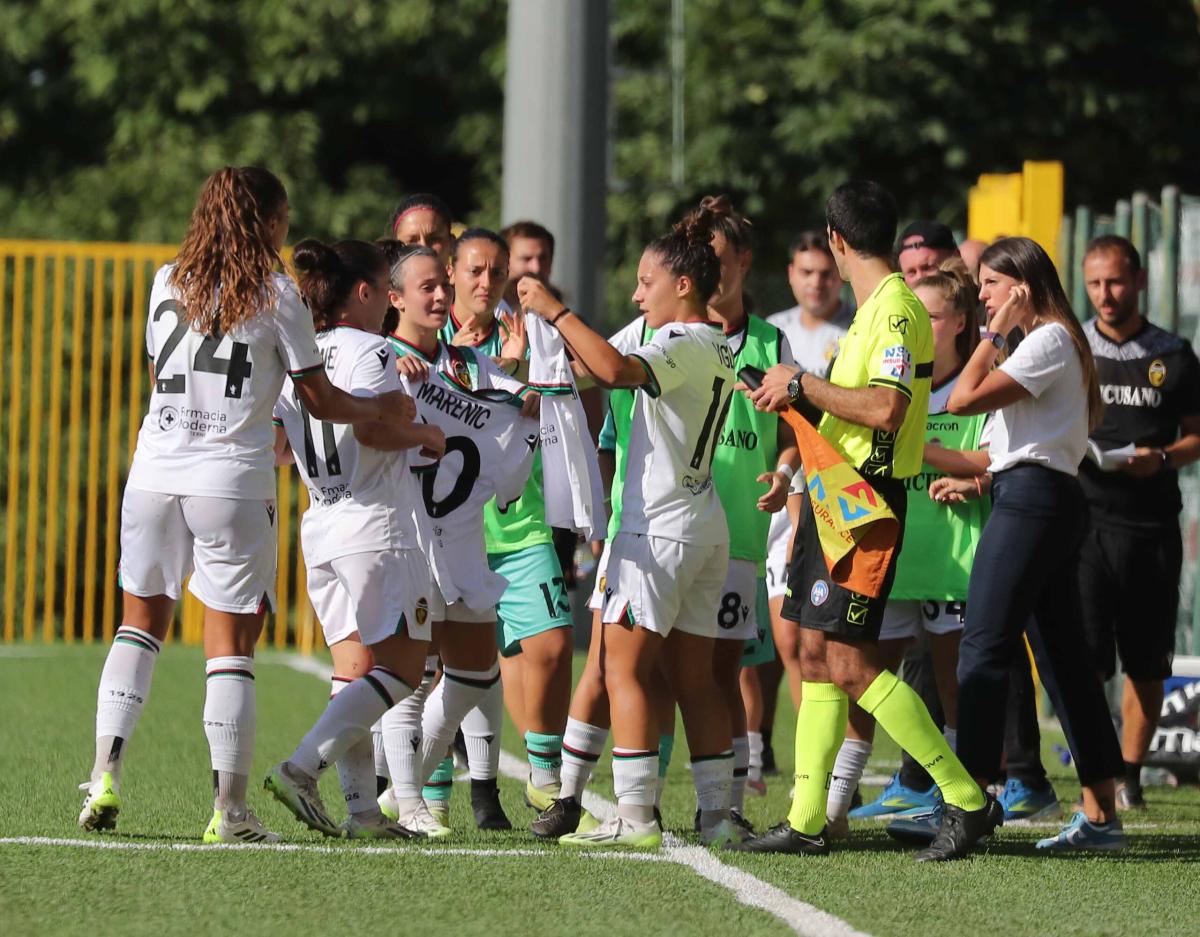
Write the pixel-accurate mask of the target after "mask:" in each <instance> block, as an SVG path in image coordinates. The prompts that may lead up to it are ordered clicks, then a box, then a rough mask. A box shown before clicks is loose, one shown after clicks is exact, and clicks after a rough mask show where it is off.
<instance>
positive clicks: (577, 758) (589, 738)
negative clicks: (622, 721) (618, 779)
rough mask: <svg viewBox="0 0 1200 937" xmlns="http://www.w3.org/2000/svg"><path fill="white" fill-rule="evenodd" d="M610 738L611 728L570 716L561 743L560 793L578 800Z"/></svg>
mask: <svg viewBox="0 0 1200 937" xmlns="http://www.w3.org/2000/svg"><path fill="white" fill-rule="evenodd" d="M607 741H608V729H602V728H600V726H594V725H591V724H590V723H587V722H580V721H579V720H578V719H572V718H570V717H569V716H568V717H567V731H566V734H565V735H563V743H562V774H561V778H562V794H561V796H563V797H574V798H575V799H576V800H578V799H579V798H580V797H582V796H583V789H584V788H585V787H587V783H588V780H589V779H590V778H591V776H592V772H593V771H595V770H596V762H597V761H599V760H600V753H601V752H603V751H604V743H605V742H607Z"/></svg>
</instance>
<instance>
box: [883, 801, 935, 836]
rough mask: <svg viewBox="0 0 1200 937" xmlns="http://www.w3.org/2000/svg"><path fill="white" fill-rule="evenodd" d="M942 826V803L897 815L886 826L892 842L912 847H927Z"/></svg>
mask: <svg viewBox="0 0 1200 937" xmlns="http://www.w3.org/2000/svg"><path fill="white" fill-rule="evenodd" d="M941 826H942V803H941V801H938V803H937V804H935V805H934V806H932V807H914V808H913V809H912V810H905V811H904V812H903V813H901V814H898V815H897V816H896V819H894V820H893V821H892V822H891V823H889V824H888V825H887V834H888V836H890V837H891V838H892V839H894V840H898V841H899V842H902V843H907V844H909V845H912V846H928V845H929V844H930V843H932V842H933V841H934V839H935V838H936V837H937V834H938V830H939V829H941Z"/></svg>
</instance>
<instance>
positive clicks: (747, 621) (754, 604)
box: [717, 560, 770, 641]
mask: <svg viewBox="0 0 1200 937" xmlns="http://www.w3.org/2000/svg"><path fill="white" fill-rule="evenodd" d="M767 627H768V628H769V627H770V623H767ZM717 637H718V638H721V639H722V640H727V641H756V640H758V564H757V563H752V562H750V561H749V560H730V561H729V572H728V573H727V574H726V576H725V585H724V586H723V587H722V588H721V599H720V602H719V603H718V605H717Z"/></svg>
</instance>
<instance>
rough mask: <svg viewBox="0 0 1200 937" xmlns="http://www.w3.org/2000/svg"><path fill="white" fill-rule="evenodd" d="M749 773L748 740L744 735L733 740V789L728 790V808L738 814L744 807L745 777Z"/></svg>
mask: <svg viewBox="0 0 1200 937" xmlns="http://www.w3.org/2000/svg"><path fill="white" fill-rule="evenodd" d="M749 771H750V739H748V738H747V737H746V736H744V735H739V736H736V737H735V738H734V740H733V787H732V788H731V789H730V795H729V806H730V807H732V808H733V809H734V810H736V811H737V812H738V813H743V812H744V811H745V807H746V775H747V773H748V772H749Z"/></svg>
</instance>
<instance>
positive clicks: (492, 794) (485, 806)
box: [447, 778, 548, 830]
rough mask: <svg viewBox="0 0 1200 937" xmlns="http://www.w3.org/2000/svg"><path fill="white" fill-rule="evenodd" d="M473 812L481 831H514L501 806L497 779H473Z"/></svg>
mask: <svg viewBox="0 0 1200 937" xmlns="http://www.w3.org/2000/svg"><path fill="white" fill-rule="evenodd" d="M547 806H548V805H547ZM471 810H472V812H474V814H475V825H476V826H477V827H478V828H479V829H481V830H511V829H512V823H511V822H510V821H509V819H508V814H506V813H505V812H504V807H503V806H501V804H500V786H499V785H498V784H497V783H496V779H495V778H490V779H488V780H486V781H477V780H475V779H474V778H472V779H471ZM447 811H449V805H447Z"/></svg>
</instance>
